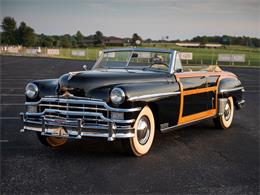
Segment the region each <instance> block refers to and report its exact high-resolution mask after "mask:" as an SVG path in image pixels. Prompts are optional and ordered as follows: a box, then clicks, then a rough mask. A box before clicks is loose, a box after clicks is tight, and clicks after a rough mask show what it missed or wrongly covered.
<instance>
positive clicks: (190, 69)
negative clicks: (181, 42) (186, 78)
mask: <svg viewBox="0 0 260 195" xmlns="http://www.w3.org/2000/svg"><path fill="white" fill-rule="evenodd" d="M182 68H183V72H194V71H206V72H221V71H222V69H221V68H220V67H219V66H218V65H208V66H207V65H206V66H205V65H204V66H203V65H202V66H198V65H196V66H185V65H184V66H183V67H182Z"/></svg>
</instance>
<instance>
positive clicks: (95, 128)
mask: <svg viewBox="0 0 260 195" xmlns="http://www.w3.org/2000/svg"><path fill="white" fill-rule="evenodd" d="M84 69H85V70H84V71H79V72H69V73H68V74H64V75H62V76H61V77H60V78H59V79H50V80H36V81H33V82H31V83H28V84H27V86H26V92H25V94H26V102H25V105H26V112H25V113H21V117H22V122H23V128H22V130H21V131H22V132H24V131H27V130H30V131H34V132H37V135H38V138H39V140H40V142H41V143H42V144H44V145H46V146H49V147H51V148H57V147H60V146H62V145H64V144H65V143H66V142H67V139H68V138H75V139H81V138H83V137H104V138H107V140H108V141H113V140H115V139H117V138H120V140H121V141H122V144H123V146H124V148H125V149H126V150H127V151H128V152H130V153H131V154H133V155H135V156H142V155H144V154H146V153H147V152H148V151H149V150H150V148H151V145H152V143H153V140H154V135H155V131H156V130H157V131H159V132H167V131H170V130H174V129H176V128H180V127H184V126H186V125H190V124H193V123H194V122H197V121H200V120H203V119H207V118H213V121H214V123H215V126H216V127H217V128H221V129H227V128H229V127H230V126H231V123H232V120H233V116H234V108H237V109H239V108H241V107H242V105H243V104H244V102H245V101H244V99H243V97H242V94H243V91H244V88H243V87H242V85H241V82H240V81H239V79H238V78H237V76H236V75H234V74H232V73H230V72H225V71H222V70H221V69H220V68H219V67H218V66H207V67H199V66H194V67H192V66H182V64H181V59H180V56H179V54H178V52H177V51H174V50H162V49H151V48H123V49H109V50H104V51H103V52H102V54H101V55H100V57H99V59H98V60H97V62H96V63H95V65H94V66H93V67H92V69H91V70H87V68H86V67H84Z"/></svg>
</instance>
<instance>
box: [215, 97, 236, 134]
mask: <svg viewBox="0 0 260 195" xmlns="http://www.w3.org/2000/svg"><path fill="white" fill-rule="evenodd" d="M233 117H234V100H233V98H232V97H228V100H227V103H226V105H225V109H224V113H223V114H222V115H221V116H218V117H217V118H214V123H215V126H216V127H217V128H220V129H227V128H229V127H230V126H231V124H232V121H233Z"/></svg>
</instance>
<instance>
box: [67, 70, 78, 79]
mask: <svg viewBox="0 0 260 195" xmlns="http://www.w3.org/2000/svg"><path fill="white" fill-rule="evenodd" d="M79 73H80V71H79V72H69V77H68V81H69V80H70V79H72V77H74V76H75V75H77V74H79Z"/></svg>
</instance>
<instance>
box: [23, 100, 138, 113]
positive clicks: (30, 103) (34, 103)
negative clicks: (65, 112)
mask: <svg viewBox="0 0 260 195" xmlns="http://www.w3.org/2000/svg"><path fill="white" fill-rule="evenodd" d="M43 101H48V102H54V103H55V102H60V103H68V104H69V103H75V104H89V105H98V106H104V107H105V108H106V109H107V110H109V111H112V112H136V111H140V110H141V109H142V108H141V107H137V108H126V109H125V108H112V107H110V106H109V105H107V103H106V102H103V101H96V100H82V99H66V98H57V97H55V98H50V97H48V98H42V99H41V100H39V101H38V102H25V105H26V106H28V105H31V106H33V105H34V106H37V105H38V104H40V103H41V102H43Z"/></svg>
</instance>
